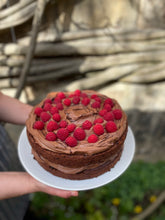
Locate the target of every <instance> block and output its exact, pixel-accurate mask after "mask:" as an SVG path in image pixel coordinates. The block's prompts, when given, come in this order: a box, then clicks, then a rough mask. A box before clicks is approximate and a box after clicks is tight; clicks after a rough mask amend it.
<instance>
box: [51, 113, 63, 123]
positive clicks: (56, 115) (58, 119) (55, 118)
mask: <svg viewBox="0 0 165 220" xmlns="http://www.w3.org/2000/svg"><path fill="white" fill-rule="evenodd" d="M53 120H55V121H57V122H59V121H60V120H61V116H60V115H59V114H58V113H55V114H54V115H53Z"/></svg>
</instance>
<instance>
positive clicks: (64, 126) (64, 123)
mask: <svg viewBox="0 0 165 220" xmlns="http://www.w3.org/2000/svg"><path fill="white" fill-rule="evenodd" d="M67 125H68V123H67V122H66V121H64V120H62V121H60V127H61V128H66V127H67Z"/></svg>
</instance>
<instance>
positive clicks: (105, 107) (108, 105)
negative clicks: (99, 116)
mask: <svg viewBox="0 0 165 220" xmlns="http://www.w3.org/2000/svg"><path fill="white" fill-rule="evenodd" d="M104 109H106V110H107V112H110V111H111V110H112V108H111V105H110V104H105V105H104Z"/></svg>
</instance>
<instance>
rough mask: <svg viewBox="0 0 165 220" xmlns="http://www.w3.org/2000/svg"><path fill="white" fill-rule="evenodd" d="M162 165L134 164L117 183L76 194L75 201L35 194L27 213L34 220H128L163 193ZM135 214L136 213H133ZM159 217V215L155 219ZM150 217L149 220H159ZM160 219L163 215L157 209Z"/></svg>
mask: <svg viewBox="0 0 165 220" xmlns="http://www.w3.org/2000/svg"><path fill="white" fill-rule="evenodd" d="M164 173H165V162H158V163H155V164H152V163H146V162H140V161H139V162H134V163H132V164H131V166H130V167H129V168H128V169H127V171H126V172H125V173H124V174H123V175H122V176H120V177H119V178H118V179H117V180H115V181H113V182H111V183H109V184H107V185H105V186H103V187H100V188H97V189H93V190H89V191H83V192H79V196H78V197H72V198H69V199H62V198H58V197H52V196H49V195H46V194H43V193H36V194H35V195H34V197H33V200H32V202H31V207H30V211H31V212H33V213H35V216H36V219H43V220H44V219H47V220H53V219H59V220H65V219H67V220H68V219H69V220H75V219H76V220H109V219H111V218H112V217H113V218H115V216H118V219H120V220H127V219H129V218H130V216H133V215H135V214H137V213H138V212H140V211H142V210H143V209H144V208H146V206H148V205H149V204H150V202H151V201H150V200H151V199H150V198H151V197H152V198H156V195H157V194H159V193H160V192H161V191H162V190H164V189H165V178H162V174H164ZM135 212H136V213H135ZM157 217H158V215H157ZM157 217H156V216H154V215H153V216H152V218H151V220H156V219H158V218H157ZM159 217H160V218H159V219H160V220H161V219H164V218H165V211H164V209H163V208H161V207H160V208H159Z"/></svg>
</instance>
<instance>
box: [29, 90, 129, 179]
mask: <svg viewBox="0 0 165 220" xmlns="http://www.w3.org/2000/svg"><path fill="white" fill-rule="evenodd" d="M39 111H41V113H40V112H39ZM36 122H39V123H38V124H39V127H37V126H38V125H37V126H35V123H36ZM51 123H52V124H56V128H53V129H52V127H51V126H52V125H51V126H50V124H51ZM69 125H74V129H73V131H71V130H70V129H69V128H68V126H69ZM26 127H27V136H28V139H29V142H30V144H31V146H32V154H33V155H34V158H35V159H36V160H37V161H38V163H39V164H40V165H41V166H42V167H43V168H44V169H46V170H47V171H49V172H51V173H52V174H54V175H57V176H60V177H64V178H68V179H87V178H93V177H96V176H98V175H100V174H103V173H104V172H106V171H108V170H110V169H111V168H112V167H114V165H115V164H116V162H117V161H118V160H119V159H120V157H121V153H122V150H123V146H124V141H125V138H126V135H127V128H128V124H127V116H126V114H125V112H124V111H123V110H122V108H121V107H120V105H119V103H118V102H117V101H116V100H115V99H110V98H108V97H107V96H105V95H102V94H99V93H97V92H95V91H91V90H85V91H75V92H74V93H71V92H65V93H61V92H52V93H49V94H48V95H47V97H46V98H45V99H44V100H43V101H41V102H40V103H39V104H38V105H37V106H35V107H34V108H33V110H32V112H31V113H30V115H29V118H28V120H27V122H26ZM78 130H79V131H78ZM61 131H62V133H60V132H61ZM76 132H77V133H76ZM47 136H49V137H47ZM52 138H54V140H53V139H52ZM68 138H69V139H68ZM90 138H91V139H90ZM92 138H94V139H92ZM67 139H68V140H67Z"/></svg>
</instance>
